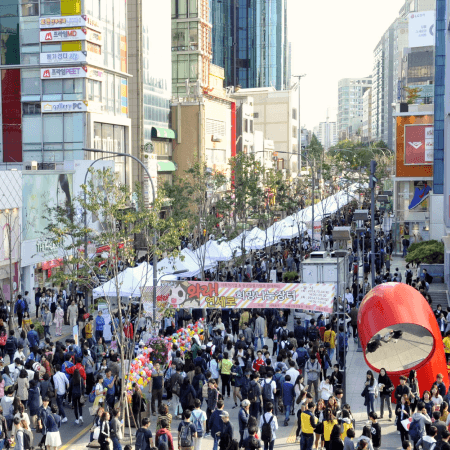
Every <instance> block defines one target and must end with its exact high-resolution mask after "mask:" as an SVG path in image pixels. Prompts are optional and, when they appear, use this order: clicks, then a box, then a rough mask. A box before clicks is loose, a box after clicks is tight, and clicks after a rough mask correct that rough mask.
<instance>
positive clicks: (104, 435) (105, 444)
mask: <svg viewBox="0 0 450 450" xmlns="http://www.w3.org/2000/svg"><path fill="white" fill-rule="evenodd" d="M109 418H110V416H109V412H104V413H103V415H102V419H101V421H100V432H99V436H98V443H99V444H100V450H110V443H111V438H110V428H109Z"/></svg>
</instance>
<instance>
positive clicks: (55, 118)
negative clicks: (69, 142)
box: [43, 114, 64, 143]
mask: <svg viewBox="0 0 450 450" xmlns="http://www.w3.org/2000/svg"><path fill="white" fill-rule="evenodd" d="M43 123H44V142H45V143H58V142H64V139H63V114H45V115H44V116H43Z"/></svg>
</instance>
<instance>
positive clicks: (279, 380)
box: [273, 367, 284, 415]
mask: <svg viewBox="0 0 450 450" xmlns="http://www.w3.org/2000/svg"><path fill="white" fill-rule="evenodd" d="M273 381H275V384H276V386H277V393H276V394H275V395H274V404H273V406H274V408H275V415H277V410H278V408H277V406H280V404H281V411H282V412H283V411H284V409H283V402H282V401H281V396H282V393H283V384H284V375H283V374H282V373H281V369H280V368H279V367H276V368H275V375H274V376H273Z"/></svg>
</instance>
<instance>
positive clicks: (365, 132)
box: [361, 88, 372, 143]
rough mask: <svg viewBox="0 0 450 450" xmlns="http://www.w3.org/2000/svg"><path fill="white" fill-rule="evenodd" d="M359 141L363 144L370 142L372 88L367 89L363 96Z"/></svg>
mask: <svg viewBox="0 0 450 450" xmlns="http://www.w3.org/2000/svg"><path fill="white" fill-rule="evenodd" d="M361 140H362V142H364V143H367V142H372V88H370V89H367V91H366V92H364V95H363V121H362V132H361Z"/></svg>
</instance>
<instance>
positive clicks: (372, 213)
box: [369, 160, 378, 289]
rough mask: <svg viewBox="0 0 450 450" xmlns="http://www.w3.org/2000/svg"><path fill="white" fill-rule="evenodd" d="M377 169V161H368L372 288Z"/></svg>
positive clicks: (373, 282)
mask: <svg viewBox="0 0 450 450" xmlns="http://www.w3.org/2000/svg"><path fill="white" fill-rule="evenodd" d="M376 170H377V162H376V161H373V160H372V161H370V183H369V186H370V189H371V202H370V245H371V248H370V272H371V273H372V289H373V288H374V287H375V188H376V185H377V181H378V180H377V179H376V178H375V171H376Z"/></svg>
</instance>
